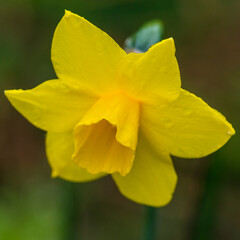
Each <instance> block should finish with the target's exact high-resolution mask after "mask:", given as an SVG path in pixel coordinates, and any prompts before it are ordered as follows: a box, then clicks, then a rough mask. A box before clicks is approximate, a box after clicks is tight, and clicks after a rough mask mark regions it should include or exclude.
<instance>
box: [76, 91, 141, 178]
mask: <svg viewBox="0 0 240 240" xmlns="http://www.w3.org/2000/svg"><path fill="white" fill-rule="evenodd" d="M139 114H140V106H139V103H138V102H137V101H136V100H134V99H132V98H130V97H128V96H126V95H125V94H123V93H116V94H114V95H111V96H105V97H102V98H100V99H99V100H98V101H97V102H96V103H95V104H94V105H93V107H92V108H91V109H90V110H89V111H88V112H87V113H86V114H85V116H84V117H83V118H82V119H81V121H80V122H79V123H78V124H77V125H76V127H75V129H74V142H75V153H74V155H73V160H74V161H75V162H76V163H77V164H78V166H79V167H82V168H85V169H86V170H87V171H89V172H90V173H93V174H96V173H99V172H106V173H114V172H119V173H120V174H121V175H123V176H124V175H126V174H127V173H129V171H130V170H131V168H132V164H133V160H134V157H135V149H136V145H137V138H138V126H139Z"/></svg>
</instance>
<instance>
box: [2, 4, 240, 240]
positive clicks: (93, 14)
mask: <svg viewBox="0 0 240 240" xmlns="http://www.w3.org/2000/svg"><path fill="white" fill-rule="evenodd" d="M65 8H66V9H68V10H71V11H72V12H75V13H77V14H79V15H81V16H84V17H85V18H86V19H88V20H89V21H91V22H92V23H94V24H95V25H97V26H98V27H100V28H101V29H103V30H104V31H106V32H107V33H108V34H109V35H110V36H112V37H113V38H114V39H115V40H116V41H117V42H118V43H119V44H120V45H123V43H124V40H125V39H126V38H127V37H128V36H129V35H131V34H132V33H134V32H135V31H136V30H137V29H138V28H139V27H140V26H141V25H142V24H144V23H145V22H146V21H149V20H152V19H161V20H162V21H163V22H164V28H165V33H164V38H167V37H173V38H174V39H175V43H176V48H177V52H176V55H177V58H178V62H179V65H180V71H181V76H182V86H183V88H185V89H188V90H189V91H191V92H193V93H195V94H196V95H198V96H201V97H202V98H203V99H204V100H205V101H206V102H207V103H209V104H210V106H212V107H214V108H216V109H218V110H219V111H220V112H222V113H223V114H224V115H225V116H226V117H227V119H228V120H229V121H230V122H231V123H232V124H233V126H234V128H235V130H236V132H237V134H236V135H235V136H233V137H232V139H231V140H230V141H229V143H227V144H226V145H225V146H224V147H223V148H222V149H221V150H219V151H218V152H216V153H214V154H212V155H210V156H208V157H207V158H204V159H194V160H192V159H177V158H174V164H175V167H176V171H177V173H178V176H179V181H178V185H177V188H176V192H175V194H174V197H173V200H172V202H171V203H170V204H169V205H167V206H166V207H163V208H159V209H158V211H157V239H164V240H170V239H173V240H175V239H178V240H192V239H204V240H207V239H218V240H225V239H231V240H238V239H240V228H239V226H240V217H239V216H240V204H239V203H240V188H239V185H240V184H239V183H240V158H239V155H238V154H239V147H240V146H239V144H240V137H239V135H238V133H239V131H240V127H239V123H240V121H239V120H240V44H239V40H240V14H239V10H240V1H239V0H195V1H189V0H188V1H187V0H165V1H163V0H162V1H160V0H148V1H147V0H145V1H143V0H112V1H111V0H101V1H99V0H88V1H85V0H78V1H74V0H51V1H50V0H22V1H19V0H5V1H4V0H0V89H1V94H0V111H1V112H0V151H1V154H0V239H1V240H2V239H3V240H12V239H13V240H38V239H41V240H43V239H44V240H63V239H66V240H71V239H90V240H95V239H98V240H106V239H114V240H122V239H124V240H128V239H129V240H130V239H131V240H135V239H136V240H138V239H142V235H143V232H144V224H145V215H146V209H145V208H144V206H141V205H138V204H135V203H133V202H130V201H129V200H127V199H125V198H124V197H123V196H122V195H120V193H119V192H118V190H117V187H116V186H115V185H114V183H113V181H112V180H111V178H110V177H107V178H104V179H101V180H98V181H95V182H90V183H83V184H73V183H68V182H65V181H62V180H60V179H52V178H51V177H50V167H49V165H48V163H47V159H46V155H45V148H44V138H45V133H44V132H42V131H40V130H38V129H36V128H35V127H33V126H32V125H31V124H29V123H28V122H27V121H26V120H25V119H24V118H23V117H22V116H21V115H20V114H18V113H17V112H16V110H15V109H13V108H12V107H11V106H10V104H9V103H8V101H7V100H6V98H5V97H4V94H3V90H4V89H13V88H23V89H27V88H32V87H34V86H36V85H38V84H39V83H41V82H43V81H45V80H48V79H52V78H55V73H54V71H53V67H52V64H51V61H50V47H51V39H52V36H53V33H54V29H55V27H56V25H57V23H58V22H59V20H60V19H61V17H62V16H63V14H64V9H65Z"/></svg>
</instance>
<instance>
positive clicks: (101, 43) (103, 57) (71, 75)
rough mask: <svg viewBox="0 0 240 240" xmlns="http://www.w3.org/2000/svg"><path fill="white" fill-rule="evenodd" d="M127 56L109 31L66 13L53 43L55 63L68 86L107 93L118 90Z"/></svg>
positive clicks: (68, 12)
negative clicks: (118, 74) (119, 70)
mask: <svg viewBox="0 0 240 240" xmlns="http://www.w3.org/2000/svg"><path fill="white" fill-rule="evenodd" d="M126 55H127V54H126V53H125V52H124V51H123V50H122V49H121V48H120V47H119V46H118V44H117V43H116V42H115V41H114V40H113V39H112V38H111V37H109V36H108V35H107V34H106V33H105V32H103V31H101V30H100V29H99V28H97V27H96V26H94V25H93V24H91V23H90V22H88V21H87V20H85V19H84V18H82V17H80V16H78V15H76V14H73V13H71V12H70V11H66V12H65V15H64V17H63V18H62V20H61V21H60V23H59V24H58V26H57V28H56V31H55V33H54V37H53V42H52V53H51V56H52V62H53V65H54V69H55V71H56V74H57V76H58V77H59V78H61V79H65V80H66V83H67V84H70V85H71V86H74V87H76V88H78V87H79V86H80V88H83V87H84V88H86V89H88V90H91V91H93V92H94V93H98V94H101V93H106V92H109V91H112V90H113V89H115V88H116V87H117V85H116V77H115V71H116V68H117V66H118V63H119V61H120V59H121V58H123V57H125V56H126Z"/></svg>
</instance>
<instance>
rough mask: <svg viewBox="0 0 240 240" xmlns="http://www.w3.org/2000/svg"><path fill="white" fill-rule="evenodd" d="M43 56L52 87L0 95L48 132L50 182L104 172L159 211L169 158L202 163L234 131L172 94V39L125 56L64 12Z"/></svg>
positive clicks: (170, 179) (203, 107) (191, 99)
mask: <svg viewBox="0 0 240 240" xmlns="http://www.w3.org/2000/svg"><path fill="white" fill-rule="evenodd" d="M51 58H52V62H53V66H54V69H55V71H56V74H57V77H58V79H57V80H49V81H46V82H44V83H42V84H40V85H39V86H37V87H36V88H33V89H31V90H8V91H5V94H6V96H7V98H8V99H9V101H10V102H11V104H12V105H13V106H14V107H15V108H16V109H17V110H18V111H19V112H20V113H21V114H22V115H23V116H24V117H25V118H27V119H28V120H29V121H30V122H31V123H32V124H34V125H35V126H37V127H39V128H41V129H43V130H45V131H47V138H46V149H47V150H46V151H47V156H48V160H49V163H50V165H51V167H52V175H53V176H54V177H56V176H58V177H61V178H64V179H66V180H70V181H79V182H82V181H90V180H94V179H97V178H100V177H102V176H105V175H106V174H112V177H113V179H114V181H115V182H116V184H117V186H118V188H119V190H120V192H121V193H122V194H123V195H125V196H126V197H128V198H129V199H131V200H133V201H136V202H138V203H142V204H146V205H151V206H163V205H165V204H167V203H168V202H169V201H170V200H171V198H172V194H173V192H174V188H175V185H176V181H177V176H176V173H175V171H174V167H173V164H172V161H171V158H170V154H172V155H174V156H178V157H184V158H199V157H203V156H206V155H208V154H210V153H212V152H214V151H216V150H217V149H219V148H220V147H221V146H223V145H224V144H225V143H226V142H227V141H228V139H229V138H230V137H231V136H232V135H233V134H234V129H233V128H232V126H231V124H230V123H228V122H227V121H226V119H225V118H224V116H223V115H221V114H220V113H219V112H217V111H216V110H214V109H212V108H211V107H209V106H208V105H207V104H206V103H205V102H204V101H203V100H201V99H200V98H198V97H196V96H195V95H193V94H191V93H190V92H188V91H186V90H183V89H181V80H180V73H179V68H178V64H177V60H176V58H175V46H174V41H173V39H172V38H169V39H166V40H163V41H161V42H159V43H157V44H155V45H154V46H152V47H151V48H150V49H149V50H148V51H147V52H146V53H129V54H127V53H126V52H125V51H124V50H122V49H121V48H120V47H119V46H118V45H117V43H116V42H115V41H114V40H113V39H112V38H110V37H109V36H108V35H107V34H106V33H105V32H103V31H101V30H100V29H98V28H97V27H95V26H94V25H92V24H91V23H89V22H88V21H87V20H85V19H84V18H82V17H80V16H78V15H76V14H73V13H71V12H69V11H66V13H65V15H64V17H63V18H62V20H61V21H60V23H59V24H58V26H57V29H56V31H55V34H54V37H53V43H52V51H51Z"/></svg>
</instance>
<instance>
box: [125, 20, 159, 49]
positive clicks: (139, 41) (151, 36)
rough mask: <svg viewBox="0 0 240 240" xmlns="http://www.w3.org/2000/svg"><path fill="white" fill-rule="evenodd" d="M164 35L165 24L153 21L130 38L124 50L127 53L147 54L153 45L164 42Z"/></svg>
mask: <svg viewBox="0 0 240 240" xmlns="http://www.w3.org/2000/svg"><path fill="white" fill-rule="evenodd" d="M162 35H163V23H162V22H161V21H160V20H152V21H150V22H147V23H145V24H144V25H143V26H142V27H141V28H140V29H139V30H138V31H137V32H136V33H134V34H133V35H131V36H130V37H128V38H127V39H126V41H125V45H124V48H125V50H126V51H127V52H130V51H136V52H146V51H147V50H148V49H149V48H150V47H151V46H152V45H153V44H155V43H157V42H160V41H161V40H162Z"/></svg>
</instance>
